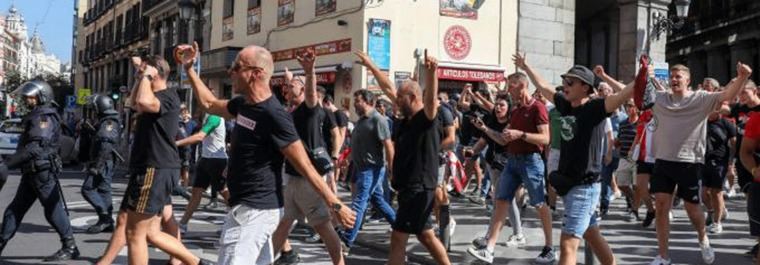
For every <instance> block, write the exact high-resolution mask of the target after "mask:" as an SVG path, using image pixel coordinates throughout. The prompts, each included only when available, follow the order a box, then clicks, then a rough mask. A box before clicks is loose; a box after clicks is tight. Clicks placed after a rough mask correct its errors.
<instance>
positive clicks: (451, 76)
mask: <svg viewBox="0 0 760 265" xmlns="http://www.w3.org/2000/svg"><path fill="white" fill-rule="evenodd" d="M438 78H439V79H448V80H460V81H475V82H480V81H485V82H500V81H503V80H504V73H503V72H499V71H483V70H469V69H455V68H444V67H441V68H438Z"/></svg>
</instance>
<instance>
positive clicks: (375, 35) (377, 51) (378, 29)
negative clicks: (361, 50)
mask: <svg viewBox="0 0 760 265" xmlns="http://www.w3.org/2000/svg"><path fill="white" fill-rule="evenodd" d="M367 30H368V31H369V32H368V34H367V55H369V58H370V59H372V61H373V62H375V64H376V65H377V67H378V68H380V70H388V69H390V65H391V21H390V20H384V19H370V20H369V26H368V29H367Z"/></svg>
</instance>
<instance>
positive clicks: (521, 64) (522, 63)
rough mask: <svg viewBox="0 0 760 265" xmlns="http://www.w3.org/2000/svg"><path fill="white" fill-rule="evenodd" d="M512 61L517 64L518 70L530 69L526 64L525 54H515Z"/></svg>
mask: <svg viewBox="0 0 760 265" xmlns="http://www.w3.org/2000/svg"><path fill="white" fill-rule="evenodd" d="M512 61H513V62H515V66H517V68H519V69H520V70H523V71H525V69H526V68H528V64H527V63H526V56H525V53H523V54H520V53H519V52H518V53H515V54H514V55H512Z"/></svg>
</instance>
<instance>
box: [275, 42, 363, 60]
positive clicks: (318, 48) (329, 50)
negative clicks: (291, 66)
mask: <svg viewBox="0 0 760 265" xmlns="http://www.w3.org/2000/svg"><path fill="white" fill-rule="evenodd" d="M306 49H313V50H314V52H315V53H316V55H317V56H320V55H328V54H334V53H342V52H350V51H351V39H344V40H336V41H331V42H324V43H319V44H314V45H309V46H303V47H298V48H293V49H287V50H281V51H274V52H272V58H273V60H274V61H275V62H279V61H287V60H293V59H295V58H296V54H300V53H302V52H304V51H306Z"/></svg>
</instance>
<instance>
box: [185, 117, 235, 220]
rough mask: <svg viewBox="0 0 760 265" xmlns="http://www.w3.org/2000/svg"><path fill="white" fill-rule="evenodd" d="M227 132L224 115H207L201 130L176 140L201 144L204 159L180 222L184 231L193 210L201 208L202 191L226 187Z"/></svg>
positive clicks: (186, 144) (198, 166)
mask: <svg viewBox="0 0 760 265" xmlns="http://www.w3.org/2000/svg"><path fill="white" fill-rule="evenodd" d="M226 135H227V130H226V128H225V124H224V118H222V117H219V116H217V115H206V117H205V118H204V120H203V127H201V130H200V131H198V132H197V133H195V134H193V135H191V136H189V137H187V138H185V139H182V140H179V141H177V143H176V144H177V146H188V145H193V144H196V143H202V144H201V159H200V160H198V163H196V169H195V179H194V180H193V191H192V195H191V196H190V202H189V203H188V204H187V208H186V209H185V214H184V215H183V216H182V219H181V220H180V221H179V225H180V228H181V229H182V232H187V223H188V222H189V221H190V218H191V217H193V212H195V210H196V209H198V204H200V202H201V195H202V194H203V191H205V190H206V189H207V188H208V187H209V186H211V187H212V189H214V190H216V191H221V190H222V188H223V187H224V178H223V177H222V172H224V169H225V168H227V144H226V143H225V141H224V140H225V138H226ZM224 194H226V193H222V195H223V196H224ZM211 200H212V201H213V200H216V198H215V197H213V196H212V198H211ZM225 200H226V198H225Z"/></svg>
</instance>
